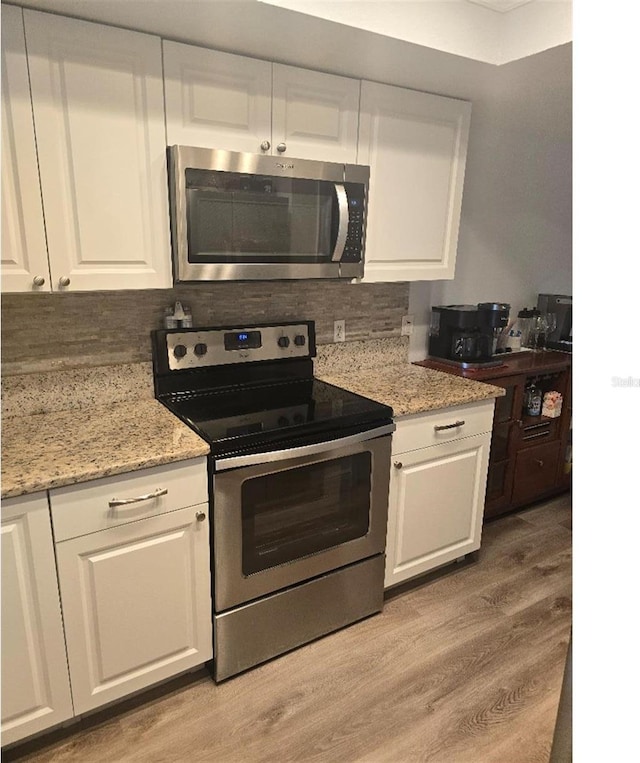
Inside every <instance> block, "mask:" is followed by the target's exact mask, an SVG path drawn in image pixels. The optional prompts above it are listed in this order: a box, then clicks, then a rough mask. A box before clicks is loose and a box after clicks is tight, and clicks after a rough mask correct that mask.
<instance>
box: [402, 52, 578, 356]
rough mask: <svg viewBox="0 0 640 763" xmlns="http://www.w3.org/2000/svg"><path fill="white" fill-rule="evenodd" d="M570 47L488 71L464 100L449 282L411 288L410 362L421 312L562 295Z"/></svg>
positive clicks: (567, 271) (566, 254) (566, 251)
mask: <svg viewBox="0 0 640 763" xmlns="http://www.w3.org/2000/svg"><path fill="white" fill-rule="evenodd" d="M571 48H572V46H571V44H567V45H563V46H560V47H558V48H553V49H551V50H548V51H544V52H543V53H539V54H537V55H534V56H529V57H528V58H524V59H521V60H520V61H514V62H513V63H510V64H506V65H505V66H501V67H498V68H497V69H495V70H494V72H493V73H492V75H491V88H490V89H489V90H487V91H485V92H484V93H482V94H480V97H479V98H478V99H475V100H474V103H473V112H472V117H471V134H470V142H469V153H468V160H467V168H466V174H465V186H464V196H463V200H462V218H461V224H460V238H459V242H458V258H457V263H456V276H455V278H454V279H453V280H452V281H434V282H431V283H417V284H412V285H411V289H410V307H409V309H410V311H411V312H412V313H413V314H414V325H415V332H414V336H413V337H412V339H411V349H410V357H411V359H413V360H417V359H419V358H421V357H424V354H425V352H426V347H427V344H426V342H427V325H428V314H429V310H430V306H431V305H448V304H465V303H471V304H474V303H477V302H483V301H501V302H508V303H509V304H511V305H512V314H514V313H515V312H517V310H519V309H520V308H521V307H524V306H525V305H527V304H529V305H531V304H535V302H536V300H537V295H538V293H540V292H551V293H560V294H572V255H571V247H572V215H571V169H572V167H571V160H572V152H571V127H572V122H571V118H572V108H571V105H572V101H571Z"/></svg>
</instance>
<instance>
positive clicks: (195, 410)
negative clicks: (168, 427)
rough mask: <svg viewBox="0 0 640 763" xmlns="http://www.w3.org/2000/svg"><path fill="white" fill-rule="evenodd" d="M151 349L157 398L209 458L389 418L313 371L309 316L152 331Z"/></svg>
mask: <svg viewBox="0 0 640 763" xmlns="http://www.w3.org/2000/svg"><path fill="white" fill-rule="evenodd" d="M153 347H154V377H155V383H156V397H157V398H158V399H159V400H160V401H161V402H162V403H164V404H165V405H166V406H167V408H169V409H170V410H171V411H172V412H173V413H175V414H176V415H177V416H179V417H180V418H181V419H182V420H183V421H185V422H186V423H187V424H188V425H189V426H191V427H192V428H193V429H194V430H195V431H196V432H198V434H199V435H200V436H201V437H203V438H204V439H205V440H207V442H209V443H210V445H211V452H212V454H213V456H214V457H216V456H222V455H230V454H236V453H254V452H256V453H257V452H262V451H265V450H270V449H274V448H284V447H292V446H294V445H301V444H307V443H312V442H316V441H321V440H326V439H328V438H329V437H330V436H331V434H330V433H331V432H333V431H335V432H336V433H338V432H339V434H336V436H341V437H342V436H344V435H345V434H349V433H352V432H353V433H356V432H361V431H364V430H366V429H369V428H371V427H372V426H374V425H375V424H377V423H379V422H384V421H390V420H391V419H392V417H393V411H392V409H391V408H389V407H388V406H386V405H383V404H381V403H377V402H375V401H373V400H369V399H367V398H364V397H361V396H360V395H356V394H354V393H352V392H348V391H347V390H344V389H341V388H340V387H335V386H333V385H331V384H327V383H325V382H321V381H319V380H318V379H315V378H314V377H313V362H312V360H311V357H313V356H315V332H314V325H313V323H312V322H298V323H284V324H278V325H277V326H274V325H272V324H270V325H269V326H262V325H261V326H241V327H237V326H235V327H217V328H197V329H192V330H188V329H187V330H185V329H171V330H163V331H155V332H153Z"/></svg>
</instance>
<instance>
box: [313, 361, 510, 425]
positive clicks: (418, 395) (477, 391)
mask: <svg viewBox="0 0 640 763" xmlns="http://www.w3.org/2000/svg"><path fill="white" fill-rule="evenodd" d="M318 378H320V379H322V381H325V382H328V383H329V384H334V385H336V386H337V387H343V388H344V389H347V390H349V391H350V392H355V393H356V394H357V395H362V396H363V397H368V398H371V399H372V400H377V401H378V402H379V403H384V404H385V405H389V406H391V408H393V414H394V416H407V415H409V414H412V413H425V412H426V411H435V410H438V409H439V408H449V407H451V406H453V405H464V404H465V403H475V402H477V401H479V400H489V399H490V398H493V397H503V396H504V395H505V394H506V393H505V390H504V389H503V388H502V387H495V386H493V385H492V384H484V383H482V382H476V381H471V380H469V379H461V378H459V377H457V376H453V375H452V374H446V373H442V372H440V371H432V370H431V369H429V368H422V367H421V366H414V365H412V364H411V363H401V364H399V365H392V366H387V367H386V368H379V367H378V368H367V369H362V370H357V371H350V372H348V373H339V374H331V373H325V374H320V375H319V376H318Z"/></svg>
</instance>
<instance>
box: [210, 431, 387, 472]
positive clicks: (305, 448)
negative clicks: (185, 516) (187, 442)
mask: <svg viewBox="0 0 640 763" xmlns="http://www.w3.org/2000/svg"><path fill="white" fill-rule="evenodd" d="M395 428H396V425H395V424H385V425H384V426H381V427H376V428H375V429H368V430H367V431H366V432H358V434H353V435H349V436H348V437H340V438H338V439H337V440H325V441H324V442H316V443H314V444H313V445H302V446H300V447H298V448H286V449H285V450H273V451H270V452H268V453H251V454H250V455H247V456H233V457H232V458H221V459H220V460H218V459H216V471H218V472H222V471H225V470H227V469H237V468H238V467H239V466H256V465H257V464H269V463H273V462H274V461H287V460H289V459H291V458H301V457H302V456H313V455H315V454H316V453H325V452H326V451H329V450H336V449H338V448H345V447H347V446H348V445H356V444H357V443H360V442H366V441H367V440H373V439H375V438H376V437H382V436H383V435H386V434H391V432H393V431H395Z"/></svg>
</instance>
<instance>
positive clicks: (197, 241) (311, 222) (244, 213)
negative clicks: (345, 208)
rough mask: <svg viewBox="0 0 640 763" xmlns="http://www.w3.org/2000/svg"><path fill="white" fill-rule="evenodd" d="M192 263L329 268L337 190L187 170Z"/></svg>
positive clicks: (318, 184) (283, 180) (317, 183)
mask: <svg viewBox="0 0 640 763" xmlns="http://www.w3.org/2000/svg"><path fill="white" fill-rule="evenodd" d="M186 181H187V208H188V213H187V227H188V232H187V235H188V241H189V261H190V262H211V263H215V262H230V263H242V262H273V263H277V262H285V263H293V262H328V261H330V259H331V255H332V252H333V247H334V246H335V239H336V235H337V231H336V229H335V228H336V224H335V222H334V220H335V219H336V214H335V209H336V207H337V201H336V198H335V186H334V184H333V183H330V182H328V181H322V180H306V179H299V178H273V177H270V176H262V175H242V174H239V173H234V172H216V171H211V170H208V171H203V170H189V169H188V170H187V171H186Z"/></svg>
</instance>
